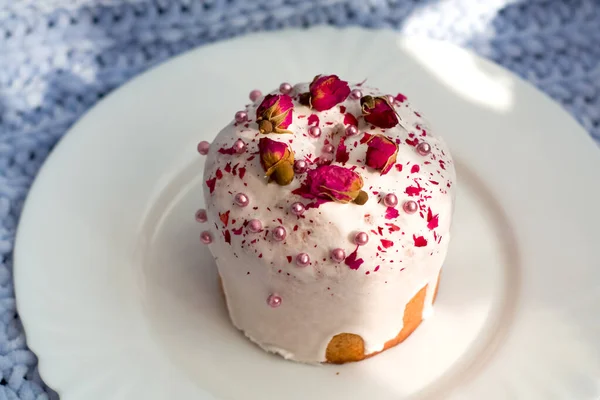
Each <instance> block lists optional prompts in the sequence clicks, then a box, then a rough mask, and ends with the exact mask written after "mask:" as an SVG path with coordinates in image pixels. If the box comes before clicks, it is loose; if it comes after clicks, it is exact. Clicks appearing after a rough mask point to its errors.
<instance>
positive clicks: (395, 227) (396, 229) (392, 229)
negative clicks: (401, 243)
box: [385, 222, 400, 233]
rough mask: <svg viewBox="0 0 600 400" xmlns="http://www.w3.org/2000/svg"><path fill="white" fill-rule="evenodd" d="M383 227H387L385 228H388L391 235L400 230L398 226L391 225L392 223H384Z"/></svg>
mask: <svg viewBox="0 0 600 400" xmlns="http://www.w3.org/2000/svg"><path fill="white" fill-rule="evenodd" d="M385 226H387V227H388V229H389V231H390V233H392V232H397V231H399V230H400V227H399V226H398V225H396V224H392V223H390V222H386V223H385Z"/></svg>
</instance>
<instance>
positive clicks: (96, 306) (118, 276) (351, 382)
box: [15, 28, 600, 400]
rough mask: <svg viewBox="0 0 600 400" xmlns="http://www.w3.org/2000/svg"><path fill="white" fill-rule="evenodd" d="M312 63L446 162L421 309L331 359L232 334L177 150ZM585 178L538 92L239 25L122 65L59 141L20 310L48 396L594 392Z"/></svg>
mask: <svg viewBox="0 0 600 400" xmlns="http://www.w3.org/2000/svg"><path fill="white" fill-rule="evenodd" d="M259 46H260V47H259ZM265 49H273V52H272V54H271V52H270V51H268V50H265ZM271 56H272V58H270V57H271ZM318 73H337V74H339V75H340V76H342V77H343V78H345V79H347V80H350V81H361V80H363V79H364V78H368V80H369V84H371V85H373V86H376V87H381V88H386V89H388V90H389V91H391V92H394V93H395V92H397V91H401V92H403V93H404V94H406V95H408V97H409V99H410V100H412V101H413V103H414V104H416V105H417V107H418V108H420V109H421V110H423V111H424V112H425V113H426V115H427V116H428V118H429V120H430V121H431V122H432V123H433V125H435V126H437V128H438V132H441V134H443V135H444V137H445V138H446V140H447V142H448V143H449V144H450V146H451V147H452V149H453V155H454V158H455V160H456V161H457V166H458V175H459V190H458V197H457V205H456V217H455V221H456V224H455V226H454V237H453V243H452V244H451V250H450V254H449V256H448V259H447V263H446V268H445V272H444V275H443V279H442V282H441V287H440V292H439V298H438V302H437V307H436V313H435V315H434V316H433V318H430V319H428V320H427V321H426V322H425V323H424V324H423V325H422V326H421V327H420V328H419V329H418V330H417V331H416V332H415V334H413V335H412V336H411V337H410V338H409V339H408V340H407V341H406V342H404V343H403V344H402V345H400V346H398V347H397V348H394V349H393V350H390V351H387V352H385V353H384V354H381V355H379V356H377V357H374V358H372V359H370V360H367V361H363V362H360V363H354V364H348V365H343V366H320V367H315V366H306V365H300V364H296V363H293V362H289V361H284V360H283V359H281V358H279V357H277V356H273V355H269V354H267V353H265V352H263V351H262V350H260V349H258V348H257V347H256V346H255V345H253V344H252V343H250V342H249V341H248V340H246V339H245V338H244V337H243V335H242V334H240V333H239V332H237V331H236V330H235V329H234V328H233V327H232V326H231V324H230V323H229V320H228V317H227V314H226V310H225V307H224V305H223V302H222V299H221V297H220V294H219V291H218V288H217V280H216V272H215V266H214V264H213V262H212V260H211V257H210V255H209V253H208V251H207V250H206V248H205V247H204V246H203V245H201V244H200V243H199V232H200V229H201V227H200V225H198V224H197V223H195V221H194V212H195V211H196V209H198V208H200V207H201V206H202V196H201V190H202V189H201V177H202V163H203V160H202V158H201V157H199V156H198V154H197V153H196V143H197V142H198V141H200V140H211V138H212V137H213V136H214V135H215V134H216V133H217V131H218V130H219V129H220V127H221V126H222V125H224V124H225V123H226V122H228V121H229V120H230V119H231V118H232V115H233V113H234V112H235V111H236V110H238V109H239V108H240V107H241V105H242V104H244V103H245V102H247V101H248V100H247V95H248V92H250V90H251V89H254V88H260V89H262V90H263V91H268V90H270V89H271V88H273V87H276V86H277V85H279V83H281V82H283V81H290V82H296V81H307V80H310V79H311V78H312V77H313V76H314V75H316V74H318ZM599 172H600V153H599V152H598V149H597V148H596V145H595V144H594V143H593V142H592V140H591V139H590V138H589V137H588V135H587V134H586V132H584V131H583V130H582V128H581V127H579V126H578V125H577V124H576V123H575V122H574V120H573V119H572V118H570V117H569V116H568V115H567V114H566V113H565V112H564V111H563V110H562V109H561V108H560V107H559V106H558V105H556V104H554V103H553V102H552V101H550V100H549V99H548V98H546V97H545V96H544V95H542V94H541V93H539V92H538V91H536V90H535V89H534V88H533V87H531V86H529V85H528V84H527V83H525V82H523V81H521V80H519V79H518V78H516V77H514V76H513V75H511V74H510V73H508V72H506V71H505V70H503V69H501V68H499V67H497V66H495V65H493V64H491V63H490V62H487V61H484V60H482V59H480V58H478V57H476V56H474V55H472V54H470V53H469V52H467V51H464V50H460V49H458V48H455V47H453V46H450V45H447V44H442V43H439V42H433V41H427V40H416V39H413V40H403V39H401V38H400V37H398V36H397V35H396V34H394V33H391V32H372V31H365V30H360V29H351V30H343V31H338V30H334V29H330V28H321V29H314V30H310V31H285V32H277V33H269V34H260V35H253V36H247V37H244V38H242V39H236V40H233V41H229V42H224V43H221V44H218V45H214V46H207V47H205V48H201V49H199V50H196V51H193V52H190V53H188V54H185V55H183V56H181V57H178V58H176V59H174V60H173V61H170V62H168V63H166V64H165V65H162V66H160V67H158V68H156V69H153V70H152V71H150V72H148V73H145V74H143V75H142V76H140V77H139V78H137V79H135V80H134V81H132V82H131V83H129V84H127V85H125V86H124V87H123V88H122V89H120V90H118V91H116V92H115V93H114V94H112V95H110V96H109V97H108V98H107V99H106V100H105V101H103V102H101V103H100V104H99V105H98V106H97V107H95V108H94V109H93V110H92V111H91V112H90V113H89V114H87V115H86V116H85V117H84V118H83V119H82V120H81V121H80V122H79V123H78V124H77V125H76V126H74V127H73V129H72V130H71V132H69V133H68V135H67V136H66V137H65V138H64V140H63V141H62V142H61V143H60V145H59V146H58V147H57V148H56V150H55V151H54V152H53V153H52V155H51V156H50V158H49V160H48V162H47V163H46V164H45V166H44V167H43V169H42V171H41V172H40V174H39V176H38V178H37V180H36V182H35V184H34V186H33V188H32V189H31V193H30V196H29V198H28V200H27V204H26V207H25V210H24V213H23V216H22V219H21V225H20V227H19V233H18V239H17V245H16V250H15V251H16V266H15V267H16V271H15V279H16V288H17V300H18V308H19V313H20V315H21V318H22V319H23V322H24V324H25V328H26V332H27V337H28V343H29V345H30V346H31V348H32V349H33V350H34V351H35V352H36V353H37V354H38V355H39V357H40V369H41V374H42V376H43V377H44V379H45V380H46V381H47V382H48V384H50V385H51V386H52V387H54V388H55V389H57V390H58V391H59V392H60V394H61V396H62V399H64V400H72V399H85V400H106V399H128V400H130V399H145V400H164V399H192V398H193V399H212V398H215V399H244V400H252V399H261V400H263V399H286V400H287V399H298V400H300V399H302V400H305V399H328V400H336V399H378V400H385V399H396V400H397V399H424V398H434V399H446V398H451V399H468V400H471V399H472V400H481V399H486V400H496V399H511V400H513V399H527V400H537V399H543V400H550V399H569V400H587V399H589V400H592V399H593V400H597V399H598V396H600V259H599V258H598V251H597V247H598V245H600V231H599V230H598V227H599V226H600V214H599V212H598V205H599V204H600V189H599V185H598V183H599V179H598V178H599V177H600V174H599Z"/></svg>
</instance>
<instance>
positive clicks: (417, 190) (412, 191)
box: [404, 182, 425, 196]
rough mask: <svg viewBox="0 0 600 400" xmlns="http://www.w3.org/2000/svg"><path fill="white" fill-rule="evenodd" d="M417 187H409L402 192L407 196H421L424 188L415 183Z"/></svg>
mask: <svg viewBox="0 0 600 400" xmlns="http://www.w3.org/2000/svg"><path fill="white" fill-rule="evenodd" d="M416 184H417V186H409V187H407V188H406V190H405V191H404V193H406V194H407V195H409V196H418V195H420V194H421V192H422V191H423V190H425V188H422V187H421V185H419V183H418V182H416Z"/></svg>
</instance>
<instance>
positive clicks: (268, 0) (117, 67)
mask: <svg viewBox="0 0 600 400" xmlns="http://www.w3.org/2000/svg"><path fill="white" fill-rule="evenodd" d="M319 24H332V25H336V26H347V25H362V26H366V27H372V28H379V27H391V28H394V29H397V30H399V31H402V32H405V33H406V34H409V35H415V36H428V37H433V38H438V39H442V40H446V41H449V42H453V43H456V44H458V45H461V46H465V47H468V48H471V49H473V50H474V51H475V52H477V53H478V54H480V55H482V56H484V57H487V58H489V59H491V60H493V61H495V62H497V63H499V64H501V65H503V66H505V67H507V68H509V69H510V70H512V71H514V72H515V73H516V74H518V75H520V76H522V77H523V78H525V79H526V80H528V81H530V82H531V83H533V84H534V85H536V86H537V87H539V88H540V89H541V90H543V91H544V92H546V93H547V94H549V95H550V96H551V97H553V98H554V99H555V100H557V101H558V102H559V103H561V104H562V105H563V106H564V107H565V108H566V109H567V110H568V111H569V112H570V113H571V114H572V115H573V116H574V117H575V118H576V119H577V120H578V121H579V122H580V123H581V124H582V125H583V126H584V127H585V129H587V130H588V132H590V134H591V135H592V136H593V137H594V138H596V139H597V140H600V0H523V1H510V0H423V1H419V0H204V1H193V0H153V1H152V0H129V1H124V0H121V1H117V0H45V1H43V0H17V1H13V0H0V400H4V399H9V400H10V399H28V400H34V399H35V400H46V399H55V398H58V396H57V395H56V394H55V393H53V392H52V391H51V390H50V389H49V388H47V387H46V386H45V385H44V383H43V382H42V380H41V379H40V376H39V375H38V373H37V368H36V358H35V356H34V354H32V353H31V352H30V351H29V350H28V349H27V346H26V342H25V336H24V332H23V329H22V326H21V324H20V321H19V317H18V315H17V311H16V308H15V297H14V288H13V282H12V269H13V257H12V250H13V244H14V238H15V232H16V226H17V222H18V219H19V215H20V213H21V209H22V206H23V201H24V199H25V196H26V195H27V191H28V189H29V186H30V185H31V182H32V180H33V178H34V177H35V175H36V173H37V171H38V169H39V167H40V165H41V164H42V163H43V162H44V160H45V158H46V156H47V155H48V153H49V152H50V151H51V149H52V147H53V146H54V145H55V143H56V142H57V140H58V139H60V137H61V136H62V135H63V134H64V133H65V131H66V130H67V129H68V128H69V127H70V126H71V125H72V124H73V122H75V121H76V120H77V119H78V118H79V117H80V116H81V115H82V114H83V113H84V112H85V111H86V110H88V109H89V108H90V107H92V106H93V105H94V104H95V103H96V102H97V101H98V100H100V99H101V98H102V97H104V96H105V95H106V94H107V93H108V92H110V91H111V90H113V89H115V88H116V87H118V86H119V85H121V84H123V82H125V81H127V80H128V79H129V78H131V77H132V76H134V75H136V74H138V73H140V72H142V71H144V70H146V69H148V68H149V67H151V66H153V65H156V64H157V63H159V62H162V61H164V60H166V59H168V58H170V57H173V56H174V55H176V54H179V53H181V52H183V51H186V50H189V49H191V48H193V47H195V46H198V45H201V44H204V43H208V42H213V41H216V40H220V39H223V38H228V37H232V36H238V35H243V34H245V33H248V32H254V31H262V30H276V29H280V28H284V27H308V26H313V25H319Z"/></svg>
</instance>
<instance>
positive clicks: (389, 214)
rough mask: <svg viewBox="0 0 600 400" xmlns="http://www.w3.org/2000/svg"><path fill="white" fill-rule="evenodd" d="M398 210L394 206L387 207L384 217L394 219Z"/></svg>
mask: <svg viewBox="0 0 600 400" xmlns="http://www.w3.org/2000/svg"><path fill="white" fill-rule="evenodd" d="M398 215H399V213H398V210H397V209H395V208H394V207H388V208H387V209H386V210H385V219H395V218H398Z"/></svg>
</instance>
